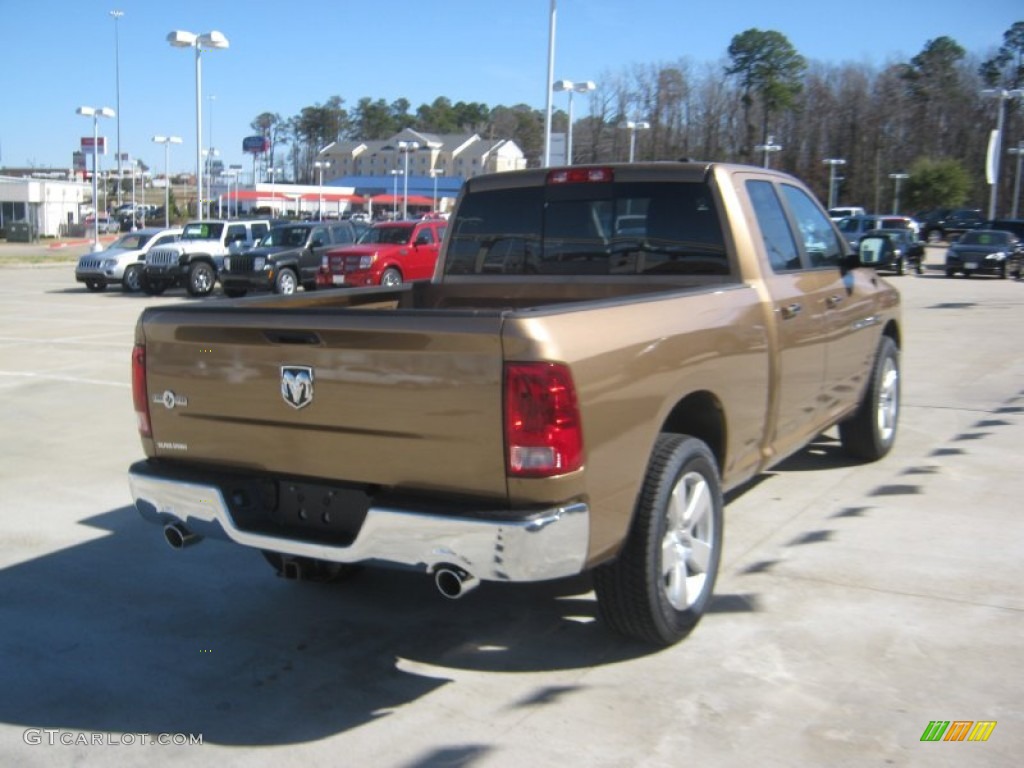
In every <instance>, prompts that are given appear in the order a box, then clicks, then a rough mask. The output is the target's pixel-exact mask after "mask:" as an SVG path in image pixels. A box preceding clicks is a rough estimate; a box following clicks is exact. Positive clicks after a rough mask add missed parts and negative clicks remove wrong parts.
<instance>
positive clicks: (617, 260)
mask: <svg viewBox="0 0 1024 768" xmlns="http://www.w3.org/2000/svg"><path fill="white" fill-rule="evenodd" d="M451 226H452V228H453V229H452V235H451V238H450V241H449V244H448V255H447V260H446V262H445V272H446V274H450V275H460V274H461V275H473V274H493V273H500V274H526V275H528V274H537V275H630V274H633V275H650V274H673V275H728V274H730V268H729V261H728V258H727V256H726V249H725V242H724V238H723V235H722V227H721V223H720V221H719V217H718V212H717V209H716V208H715V205H714V201H713V199H712V196H711V193H710V191H709V190H708V187H707V186H706V185H705V184H702V183H680V182H672V183H664V182H660V183H659V182H644V183H615V184H607V183H591V184H565V185H549V186H545V187H527V188H520V189H505V190H492V191H485V192H478V193H473V194H470V195H467V196H466V197H465V198H464V199H463V201H462V203H461V204H460V207H459V210H458V212H457V215H456V218H455V220H454V222H453V223H452V224H451Z"/></svg>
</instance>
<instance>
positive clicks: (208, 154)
mask: <svg viewBox="0 0 1024 768" xmlns="http://www.w3.org/2000/svg"><path fill="white" fill-rule="evenodd" d="M203 157H205V158H206V161H205V162H204V163H203V165H204V166H205V167H206V185H207V186H206V189H207V193H206V196H207V198H209V200H208V201H207V203H206V204H205V205H204V206H203V208H204V209H205V210H203V211H200V215H202V216H209V215H210V203H212V202H213V158H215V157H220V150H219V149H216V148H214V147H210V148H209V149H204V150H203Z"/></svg>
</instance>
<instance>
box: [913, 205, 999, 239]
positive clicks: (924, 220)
mask: <svg viewBox="0 0 1024 768" xmlns="http://www.w3.org/2000/svg"><path fill="white" fill-rule="evenodd" d="M914 218H915V219H916V220H917V221H918V222H919V223H920V224H921V232H920V235H921V239H922V240H924V241H925V242H928V243H937V242H939V241H940V240H945V241H946V242H954V241H955V240H956V239H957V238H958V237H960V235H962V234H963V233H964V232H966V231H967V230H969V229H977V228H978V227H980V226H981V225H982V224H983V223H984V222H985V219H984V218H983V217H982V215H981V211H979V210H978V209H976V208H935V209H934V210H931V211H924V212H923V213H919V214H917V215H915V216H914Z"/></svg>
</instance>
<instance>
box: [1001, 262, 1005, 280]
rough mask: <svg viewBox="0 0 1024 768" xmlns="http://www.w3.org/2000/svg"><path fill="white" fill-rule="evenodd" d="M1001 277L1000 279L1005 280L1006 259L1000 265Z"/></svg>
mask: <svg viewBox="0 0 1024 768" xmlns="http://www.w3.org/2000/svg"><path fill="white" fill-rule="evenodd" d="M999 279H1000V280H1005V279H1006V262H1005V261H1004V262H1003V263H1002V264H1000V265H999Z"/></svg>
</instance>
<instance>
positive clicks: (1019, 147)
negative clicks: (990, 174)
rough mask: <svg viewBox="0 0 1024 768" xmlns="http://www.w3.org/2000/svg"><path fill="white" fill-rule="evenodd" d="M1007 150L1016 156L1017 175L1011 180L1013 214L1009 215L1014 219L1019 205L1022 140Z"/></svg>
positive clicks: (1023, 146) (1023, 143)
mask: <svg viewBox="0 0 1024 768" xmlns="http://www.w3.org/2000/svg"><path fill="white" fill-rule="evenodd" d="M1007 151H1008V152H1009V153H1010V154H1011V155H1016V156H1017V176H1016V178H1015V180H1014V182H1013V214H1012V216H1011V217H1010V218H1013V219H1016V218H1017V211H1018V209H1019V207H1020V159H1021V156H1022V155H1024V141H1018V142H1017V146H1016V147H1010V148H1009V149H1008V150H1007Z"/></svg>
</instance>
